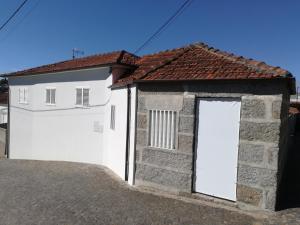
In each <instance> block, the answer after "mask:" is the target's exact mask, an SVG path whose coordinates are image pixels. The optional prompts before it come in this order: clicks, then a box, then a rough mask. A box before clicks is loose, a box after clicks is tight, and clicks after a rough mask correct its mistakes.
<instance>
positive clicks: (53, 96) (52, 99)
mask: <svg viewBox="0 0 300 225" xmlns="http://www.w3.org/2000/svg"><path fill="white" fill-rule="evenodd" d="M55 92H56V89H54V88H53V89H51V104H55Z"/></svg>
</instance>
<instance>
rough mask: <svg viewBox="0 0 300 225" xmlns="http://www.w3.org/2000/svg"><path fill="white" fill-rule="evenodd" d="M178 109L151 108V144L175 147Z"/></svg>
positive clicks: (167, 147) (161, 146) (158, 146)
mask: <svg viewBox="0 0 300 225" xmlns="http://www.w3.org/2000/svg"><path fill="white" fill-rule="evenodd" d="M176 116H177V115H176V111H170V110H149V140H148V141H149V146H151V147H156V148H164V149H175V136H176Z"/></svg>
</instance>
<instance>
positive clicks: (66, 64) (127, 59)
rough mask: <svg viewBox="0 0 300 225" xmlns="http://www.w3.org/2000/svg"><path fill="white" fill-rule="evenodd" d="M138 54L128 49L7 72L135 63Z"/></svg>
mask: <svg viewBox="0 0 300 225" xmlns="http://www.w3.org/2000/svg"><path fill="white" fill-rule="evenodd" d="M138 58H139V57H138V56H135V55H133V54H131V53H128V52H126V51H116V52H111V53H106V54H101V55H92V56H88V57H83V58H77V59H73V60H67V61H62V62H58V63H54V64H49V65H44V66H39V67H35V68H31V69H27V70H22V71H18V72H14V73H10V74H7V76H23V75H34V74H43V73H54V72H62V71H67V70H76V69H84V68H92V67H97V66H103V65H110V64H122V65H135V62H136V60H137V59H138Z"/></svg>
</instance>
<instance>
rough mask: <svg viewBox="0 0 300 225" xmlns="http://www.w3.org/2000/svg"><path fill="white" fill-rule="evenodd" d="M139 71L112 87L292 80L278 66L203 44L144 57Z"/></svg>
mask: <svg viewBox="0 0 300 225" xmlns="http://www.w3.org/2000/svg"><path fill="white" fill-rule="evenodd" d="M137 65H138V68H137V69H136V70H135V71H134V72H133V73H132V74H130V75H129V76H127V77H124V78H123V79H120V80H119V81H118V82H117V84H115V86H120V85H125V84H128V83H131V82H133V81H138V82H141V81H159V80H170V81H171V80H178V81H181V80H182V81H183V80H212V79H273V78H282V77H292V75H291V73H290V72H288V71H286V70H284V69H281V68H280V67H273V66H269V65H267V64H266V63H264V62H260V61H256V60H253V59H246V58H244V57H242V56H235V55H234V54H231V53H227V52H223V51H220V50H219V49H214V48H212V47H209V46H207V45H206V44H203V43H197V44H192V45H189V46H186V47H182V48H177V49H173V50H167V51H163V52H159V53H155V54H151V55H145V56H143V57H141V58H140V59H139V60H138V61H137Z"/></svg>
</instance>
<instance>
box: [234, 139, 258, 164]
mask: <svg viewBox="0 0 300 225" xmlns="http://www.w3.org/2000/svg"><path fill="white" fill-rule="evenodd" d="M263 160H264V145H259V144H248V143H240V146H239V161H243V162H248V163H255V164H261V163H262V162H263Z"/></svg>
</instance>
